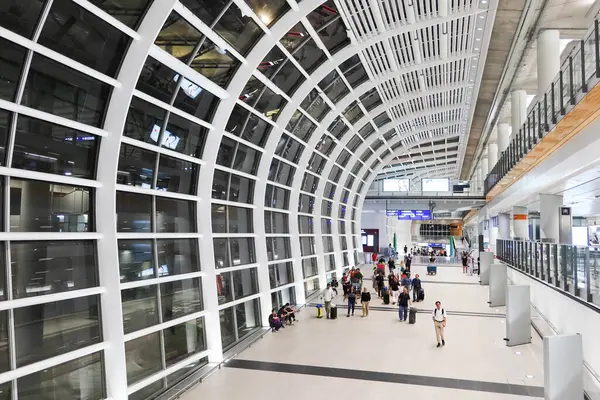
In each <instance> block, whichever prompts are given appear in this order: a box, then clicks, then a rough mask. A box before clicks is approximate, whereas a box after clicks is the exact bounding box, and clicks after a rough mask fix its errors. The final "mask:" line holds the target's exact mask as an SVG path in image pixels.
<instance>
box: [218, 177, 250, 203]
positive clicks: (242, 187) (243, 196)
mask: <svg viewBox="0 0 600 400" xmlns="http://www.w3.org/2000/svg"><path fill="white" fill-rule="evenodd" d="M215 172H216V171H215ZM215 176H216V174H215ZM228 200H230V201H237V202H240V203H247V204H252V203H253V202H254V181H253V180H252V179H248V178H244V177H241V176H238V175H233V174H231V182H230V183H229V198H228Z"/></svg>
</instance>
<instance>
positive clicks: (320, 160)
mask: <svg viewBox="0 0 600 400" xmlns="http://www.w3.org/2000/svg"><path fill="white" fill-rule="evenodd" d="M326 163H327V160H326V159H325V158H324V157H321V156H320V155H319V154H317V153H313V155H312V156H311V157H310V160H308V166H307V169H308V170H309V171H311V172H314V173H315V174H320V173H321V172H323V168H325V164H326Z"/></svg>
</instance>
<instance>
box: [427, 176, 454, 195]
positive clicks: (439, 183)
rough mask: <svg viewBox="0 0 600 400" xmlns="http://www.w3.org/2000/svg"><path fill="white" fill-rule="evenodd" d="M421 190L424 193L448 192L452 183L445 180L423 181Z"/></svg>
mask: <svg viewBox="0 0 600 400" xmlns="http://www.w3.org/2000/svg"><path fill="white" fill-rule="evenodd" d="M421 190H422V191H423V192H448V191H449V190H450V181H449V179H447V178H444V179H430V178H423V179H421Z"/></svg>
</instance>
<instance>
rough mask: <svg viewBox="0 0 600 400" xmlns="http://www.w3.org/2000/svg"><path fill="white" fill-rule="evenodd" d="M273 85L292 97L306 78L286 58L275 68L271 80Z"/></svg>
mask: <svg viewBox="0 0 600 400" xmlns="http://www.w3.org/2000/svg"><path fill="white" fill-rule="evenodd" d="M271 80H272V81H273V83H274V84H275V85H276V86H277V87H279V88H280V89H281V90H282V91H283V92H284V93H285V94H287V95H288V96H292V95H293V94H294V93H296V90H297V89H298V87H300V85H301V84H302V83H303V82H304V81H305V80H306V77H305V76H304V75H303V74H302V73H301V72H300V70H298V68H296V67H295V66H294V64H293V63H292V62H291V61H288V60H287V58H286V60H285V61H283V62H282V64H281V65H280V66H279V67H277V69H276V73H275V76H273V77H272V78H271Z"/></svg>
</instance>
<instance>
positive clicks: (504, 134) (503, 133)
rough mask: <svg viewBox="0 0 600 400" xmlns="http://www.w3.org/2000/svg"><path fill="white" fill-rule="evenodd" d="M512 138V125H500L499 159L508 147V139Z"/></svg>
mask: <svg viewBox="0 0 600 400" xmlns="http://www.w3.org/2000/svg"><path fill="white" fill-rule="evenodd" d="M509 138H510V124H507V123H502V124H498V158H500V156H501V155H502V153H503V152H504V150H506V148H507V147H508V139H509Z"/></svg>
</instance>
